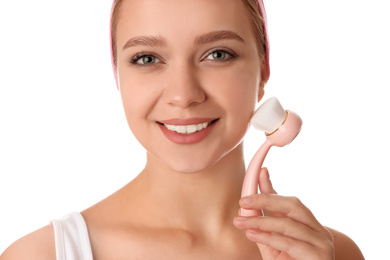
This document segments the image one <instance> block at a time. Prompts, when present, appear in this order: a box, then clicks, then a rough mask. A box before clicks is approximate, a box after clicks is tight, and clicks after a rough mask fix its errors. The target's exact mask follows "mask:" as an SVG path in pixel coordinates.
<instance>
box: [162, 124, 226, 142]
mask: <svg viewBox="0 0 390 260" xmlns="http://www.w3.org/2000/svg"><path fill="white" fill-rule="evenodd" d="M206 122H207V123H210V122H212V123H211V124H210V125H209V126H208V127H206V128H205V129H202V130H200V131H197V132H195V133H192V134H180V133H177V132H175V131H170V130H168V129H167V128H166V127H165V126H164V124H168V125H194V124H200V123H206ZM157 123H158V125H159V127H160V129H161V131H162V132H163V134H164V135H165V137H166V138H167V139H168V140H170V141H171V142H173V143H175V144H195V143H199V142H201V141H202V140H203V139H205V138H206V137H207V136H208V135H209V134H210V133H211V131H212V130H213V129H214V127H215V125H216V124H217V123H218V118H187V119H179V118H175V119H169V120H164V121H157Z"/></svg>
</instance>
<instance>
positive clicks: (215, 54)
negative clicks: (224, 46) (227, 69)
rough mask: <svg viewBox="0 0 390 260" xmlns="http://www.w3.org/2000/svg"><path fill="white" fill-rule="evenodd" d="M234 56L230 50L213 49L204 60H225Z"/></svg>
mask: <svg viewBox="0 0 390 260" xmlns="http://www.w3.org/2000/svg"><path fill="white" fill-rule="evenodd" d="M234 57H236V55H235V54H233V53H232V52H229V51H226V50H214V51H212V52H211V53H209V54H208V55H207V57H206V58H205V60H213V61H227V60H230V59H231V58H234Z"/></svg>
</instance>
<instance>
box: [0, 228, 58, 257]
mask: <svg viewBox="0 0 390 260" xmlns="http://www.w3.org/2000/svg"><path fill="white" fill-rule="evenodd" d="M18 259H30V260H35V259H37V260H38V259H39V260H55V259H56V252H55V242H54V231H53V227H52V225H51V224H50V225H47V226H45V227H43V228H41V229H38V230H36V231H34V232H32V233H30V234H28V235H26V236H24V237H22V238H20V239H19V240H17V241H16V242H14V243H13V244H12V245H10V246H9V247H8V248H7V249H6V250H5V251H4V252H3V254H2V255H1V256H0V260H18Z"/></svg>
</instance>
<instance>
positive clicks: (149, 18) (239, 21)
mask: <svg viewBox="0 0 390 260" xmlns="http://www.w3.org/2000/svg"><path fill="white" fill-rule="evenodd" d="M216 30H231V31H234V32H236V33H237V34H239V35H240V36H241V37H243V38H244V39H245V40H249V39H252V40H254V35H253V33H252V30H251V26H250V22H249V19H248V16H247V13H246V11H245V7H244V5H243V3H242V1H241V0H125V1H124V2H123V4H122V6H121V10H120V13H119V19H118V26H117V40H118V45H119V46H121V42H122V43H123V41H125V40H126V39H128V38H129V37H134V36H140V35H161V36H163V37H165V38H167V39H168V41H169V39H170V37H173V38H172V39H174V38H177V36H178V35H180V37H181V38H182V39H184V38H195V37H196V36H197V35H199V34H203V33H207V32H210V31H216Z"/></svg>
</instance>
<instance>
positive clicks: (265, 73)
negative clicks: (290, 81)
mask: <svg viewBox="0 0 390 260" xmlns="http://www.w3.org/2000/svg"><path fill="white" fill-rule="evenodd" d="M268 79H269V72H268V70H267V69H266V67H265V66H264V64H263V66H262V70H261V81H260V84H259V89H258V94H257V102H260V100H261V99H262V98H263V96H264V92H265V91H264V87H265V85H266V84H267V82H268Z"/></svg>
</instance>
